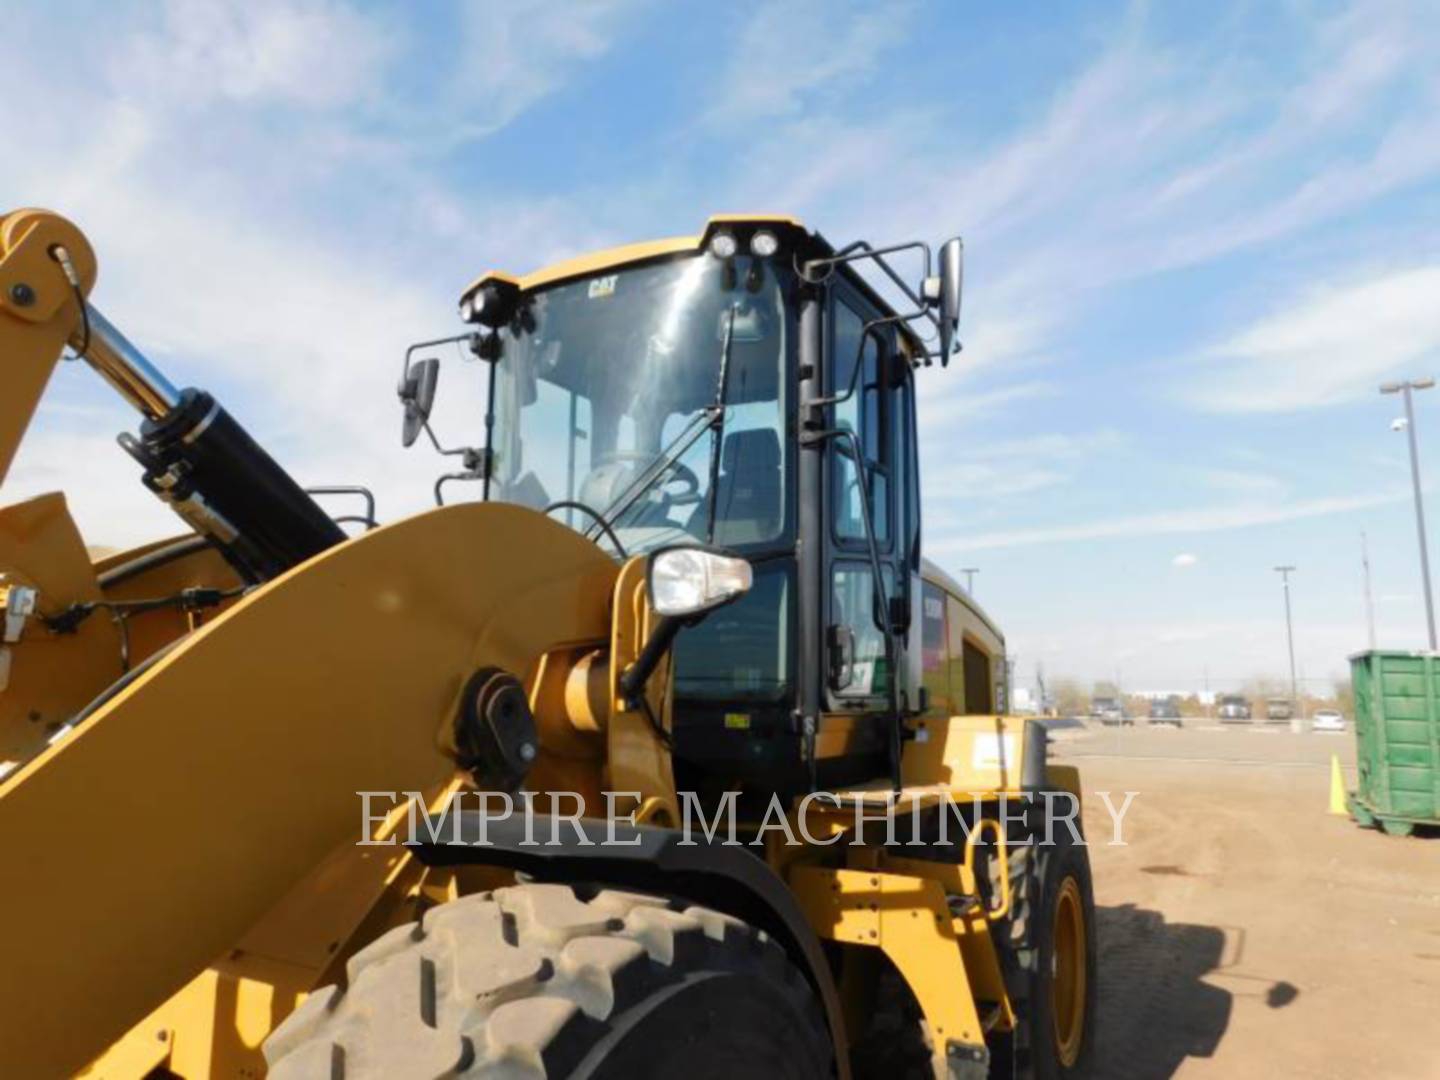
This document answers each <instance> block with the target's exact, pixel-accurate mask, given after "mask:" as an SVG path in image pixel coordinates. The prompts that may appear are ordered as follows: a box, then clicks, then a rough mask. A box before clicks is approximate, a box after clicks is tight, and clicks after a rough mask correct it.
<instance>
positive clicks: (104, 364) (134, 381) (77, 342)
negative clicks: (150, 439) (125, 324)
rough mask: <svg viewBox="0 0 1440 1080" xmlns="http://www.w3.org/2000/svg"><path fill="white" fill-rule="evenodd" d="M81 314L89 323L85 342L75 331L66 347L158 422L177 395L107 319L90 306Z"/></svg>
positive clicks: (80, 330) (177, 399)
mask: <svg viewBox="0 0 1440 1080" xmlns="http://www.w3.org/2000/svg"><path fill="white" fill-rule="evenodd" d="M85 312H86V315H87V316H88V318H89V323H90V327H89V330H90V333H89V340H88V341H87V340H86V335H85V330H84V328H77V329H76V331H75V333H74V334H73V335H71V338H70V345H71V347H72V348H73V349H74V350H75V351H76V352H77V353H80V355H82V356H83V357H84V358H85V360H86V362H87V363H88V364H89V365H90V366H91V367H93V368H94V369H95V370H96V371H97V372H99V373H100V377H101V378H102V379H104V380H105V381H106V382H108V383H109V384H110V385H111V386H113V387H114V388H115V389H116V390H118V391H119V392H120V396H121V397H123V398H124V399H125V400H126V401H128V402H130V404H132V405H134V406H135V408H137V409H139V410H140V412H141V413H143V414H144V415H145V416H146V417H148V418H149V419H151V420H158V419H160V418H161V417H162V416H164V415H165V414H166V413H168V412H169V411H170V410H171V409H173V408H174V407H175V406H176V405H178V404H179V403H180V391H179V390H176V389H175V387H174V386H172V385H171V383H170V380H169V379H167V378H166V377H165V376H164V374H162V373H161V372H160V370H159V369H158V368H156V367H155V365H154V364H152V363H150V361H149V360H147V359H146V358H145V354H144V353H142V352H141V351H140V350H139V349H137V348H136V347H135V346H134V345H132V344H130V342H129V340H127V339H126V337H125V335H124V334H122V333H120V331H119V330H117V329H115V326H114V324H113V323H111V322H110V320H109V319H107V318H105V316H104V315H101V314H100V312H99V311H97V310H96V309H95V307H94V305H92V304H86V305H85Z"/></svg>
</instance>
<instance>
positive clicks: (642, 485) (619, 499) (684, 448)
mask: <svg viewBox="0 0 1440 1080" xmlns="http://www.w3.org/2000/svg"><path fill="white" fill-rule="evenodd" d="M734 340H735V305H734V304H731V305H730V317H729V319H727V320H726V322H725V340H724V342H723V343H722V344H721V346H720V370H719V373H718V375H717V378H716V385H715V401H714V403H712V404H710V405H707V406H706V407H705V408H704V409H702V410H701V411H700V412H698V413H696V414H695V418H694V419H693V420H691V421H690V423H688V424H686V425H685V427H684V428H683V429H681V431H680V434H678V435H676V436H675V438H673V439H671V440H670V445H669V446H667V447H665V449H664V450H662V451H660V454H659V456H658V457H656V459H655V460H654V461H653V462H652V463H651V464H650V465H649V466H648V467H647V468H646V469H645V470H644V471H643V472H641V474H640V475H639V476H637V477H636V478H635V479H634V480H633V481H632V482H631V483H630V484H629V486H627V487H626V488H625V490H624V491H622V492H620V494H619V495H618V496H616V498H615V501H614V502H612V503H611V504H610V505H609V506H607V507H606V508H605V509H604V511H602V513H603V515H604V517H605V518H606V519H607V520H609V521H612V522H618V521H619V520H620V515H621V514H624V513H625V512H626V511H627V510H629V509H630V508H631V507H632V506H634V505H635V503H637V502H638V501H639V500H640V497H641V496H642V495H644V494H645V492H647V491H649V490H650V488H652V487H653V486H654V485H655V482H656V481H657V480H659V479H660V478H661V477H662V476H664V475H665V474H666V473H668V472H669V471H670V469H671V468H672V467H673V466H674V465H675V463H676V462H678V461H679V460H680V459H681V458H682V457H684V456H685V454H686V453H687V452H688V451H689V449H690V447H692V446H694V445H695V443H696V442H697V441H698V440H699V438H700V436H701V435H703V434H704V433H705V432H706V431H707V430H709V431H713V432H714V433H715V441H714V444H713V445H712V447H711V451H710V477H709V480H710V496H709V498H710V523H709V526H708V529H707V539H706V542H707V543H713V542H714V540H715V513H716V507H717V499H718V493H719V485H718V483H717V481H718V477H719V473H720V443H721V439H722V438H723V437H724V434H725V401H726V393H727V389H728V383H729V378H730V351H731V349H730V346H731V343H732V342H733V341H734ZM598 530H599V526H597V525H592V526H591V527H590V528H588V529H586V530H585V535H586V536H590V534H591V532H592V531H593V532H596V533H597V535H598Z"/></svg>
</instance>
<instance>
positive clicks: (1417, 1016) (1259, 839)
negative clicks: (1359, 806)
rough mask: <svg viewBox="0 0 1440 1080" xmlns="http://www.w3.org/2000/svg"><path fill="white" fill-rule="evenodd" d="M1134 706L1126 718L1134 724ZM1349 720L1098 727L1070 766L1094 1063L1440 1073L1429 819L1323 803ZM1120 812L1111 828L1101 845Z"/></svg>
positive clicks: (1233, 1072) (1291, 1073)
mask: <svg viewBox="0 0 1440 1080" xmlns="http://www.w3.org/2000/svg"><path fill="white" fill-rule="evenodd" d="M1142 724H1143V722H1142ZM1332 753H1338V754H1340V755H1341V761H1342V764H1343V766H1344V771H1345V776H1346V780H1347V782H1348V783H1351V784H1353V782H1354V770H1353V768H1352V765H1353V758H1354V751H1353V736H1351V735H1349V734H1346V735H1343V736H1336V735H1314V734H1303V735H1292V734H1290V733H1289V732H1288V731H1276V730H1275V729H1273V728H1265V727H1263V726H1257V728H1256V729H1254V730H1246V729H1232V730H1214V729H1209V730H1206V729H1204V728H1203V725H1195V724H1192V725H1191V726H1190V727H1189V728H1187V729H1186V730H1183V731H1178V732H1177V731H1173V730H1170V729H1163V730H1147V729H1145V728H1144V727H1143V726H1141V727H1139V728H1127V729H1124V730H1115V729H1102V730H1099V731H1095V732H1091V733H1087V734H1081V735H1079V736H1078V737H1075V738H1071V739H1067V740H1066V741H1063V742H1059V743H1057V745H1056V747H1055V756H1056V757H1057V758H1058V759H1059V760H1066V761H1071V762H1074V763H1076V764H1078V765H1079V766H1080V767H1081V771H1082V777H1083V783H1084V789H1085V794H1086V804H1085V822H1086V835H1087V838H1088V840H1089V842H1090V844H1091V853H1090V854H1091V862H1092V866H1093V870H1094V877H1095V900H1096V905H1097V909H1098V911H1097V919H1098V924H1099V957H1100V988H1099V989H1100V1003H1099V1009H1100V1014H1099V1036H1098V1047H1097V1048H1098V1050H1099V1062H1098V1064H1099V1066H1100V1067H1099V1069H1098V1070H1097V1074H1098V1075H1099V1076H1101V1077H1105V1078H1107V1080H1108V1078H1112V1077H1113V1078H1118V1080H1128V1078H1136V1080H1152V1078H1160V1077H1172V1076H1174V1077H1184V1078H1190V1077H1197V1078H1198V1077H1225V1078H1227V1080H1250V1078H1254V1080H1261V1078H1265V1080H1269V1078H1272V1077H1314V1078H1320V1077H1325V1078H1333V1080H1358V1078H1370V1077H1375V1078H1382V1077H1383V1078H1390V1077H1405V1078H1411V1077H1414V1078H1427V1080H1429V1078H1440V834H1431V835H1429V836H1421V835H1417V836H1415V837H1411V838H1409V839H1396V838H1392V837H1388V836H1385V835H1383V834H1381V833H1379V832H1377V831H1373V830H1366V829H1361V828H1360V827H1358V826H1357V825H1355V824H1354V823H1352V822H1351V821H1350V820H1349V819H1348V818H1344V817H1334V816H1331V815H1329V814H1327V812H1326V810H1327V804H1328V795H1329V786H1330V755H1331V754H1332ZM1099 791H1110V792H1111V793H1112V794H1111V799H1112V801H1113V802H1114V804H1115V806H1116V807H1117V808H1118V807H1119V806H1120V805H1121V804H1122V803H1123V801H1124V792H1125V791H1137V792H1138V793H1139V794H1137V795H1136V797H1135V800H1134V802H1133V803H1132V805H1131V808H1130V810H1129V812H1128V814H1127V816H1126V818H1125V822H1124V825H1125V828H1124V840H1125V841H1126V842H1127V845H1128V846H1123V847H1121V846H1110V845H1109V844H1108V843H1107V841H1109V840H1111V839H1112V823H1111V822H1112V819H1111V816H1110V814H1109V813H1108V812H1107V811H1106V809H1105V806H1104V804H1103V803H1102V802H1101V801H1100V799H1099V797H1098V796H1097V795H1096V794H1095V793H1096V792H1099Z"/></svg>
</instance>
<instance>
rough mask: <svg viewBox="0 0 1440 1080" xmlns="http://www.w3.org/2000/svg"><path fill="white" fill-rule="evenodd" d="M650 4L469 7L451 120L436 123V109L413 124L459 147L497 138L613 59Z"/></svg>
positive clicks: (623, 0)
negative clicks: (619, 41)
mask: <svg viewBox="0 0 1440 1080" xmlns="http://www.w3.org/2000/svg"><path fill="white" fill-rule="evenodd" d="M650 2H652V0H573V2H571V3H567V4H553V3H549V2H547V0H517V2H512V3H504V4H463V5H461V8H460V25H459V27H458V33H459V37H460V42H461V62H460V64H459V67H458V69H457V71H456V73H455V78H454V81H453V84H452V86H451V87H450V88H449V91H448V94H449V97H450V99H451V100H450V101H449V102H447V103H446V104H447V106H449V108H450V110H451V114H450V115H446V116H444V117H443V118H440V120H439V122H438V123H437V116H436V112H435V110H434V109H433V108H431V109H429V110H427V115H424V116H420V115H416V116H413V117H411V118H410V122H411V123H415V124H421V125H424V126H425V127H427V128H429V129H432V130H434V131H435V132H436V133H438V134H441V135H442V136H443V137H444V138H447V139H449V140H452V141H455V142H460V141H463V140H466V139H476V138H480V137H482V136H485V135H488V134H490V133H492V132H494V131H497V130H499V129H500V128H503V127H504V126H505V125H507V124H509V123H510V122H511V121H512V120H514V119H515V118H516V117H517V116H519V115H520V114H521V113H523V112H524V111H525V110H526V109H529V108H530V107H531V106H532V105H534V104H535V103H536V102H538V101H541V100H543V99H544V98H546V97H548V96H549V95H550V94H552V93H554V92H555V91H556V90H558V89H559V88H560V87H562V86H564V85H565V84H566V83H567V82H569V81H571V80H572V79H573V78H574V77H575V75H576V72H577V69H579V68H581V67H582V66H583V65H584V64H586V63H588V62H591V61H594V60H596V59H598V58H600V57H602V56H604V55H605V54H606V53H607V52H609V51H610V48H611V46H612V45H613V44H614V42H615V39H616V37H617V36H618V35H619V34H620V33H621V32H622V31H623V30H624V29H626V28H627V27H628V26H629V23H630V20H631V19H632V17H634V16H635V15H636V14H638V13H639V12H640V11H641V10H643V8H644V7H645V6H647V4H648V3H650ZM433 104H434V103H432V106H433Z"/></svg>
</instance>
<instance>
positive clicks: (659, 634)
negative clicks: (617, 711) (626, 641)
mask: <svg viewBox="0 0 1440 1080" xmlns="http://www.w3.org/2000/svg"><path fill="white" fill-rule="evenodd" d="M698 621H699V620H698V619H679V618H675V617H674V616H670V615H662V616H660V619H659V621H658V622H657V623H656V624H655V629H654V630H653V631H651V633H650V637H649V639H648V640H646V642H645V646H644V648H642V649H641V650H640V655H639V656H637V657H636V658H635V663H633V664H631V665H630V666H629V667H628V668H626V669H625V673H624V674H623V675H621V676H620V696H621V697H622V698H623V699H624V700H625V704H626V705H628V706H629V707H630V708H632V709H633V708H635V707H637V706H638V705H639V703H640V695H641V694H643V693H644V692H645V684H646V683H647V682H649V681H650V676H651V675H653V674H655V669H656V668H657V667H659V666H660V661H661V660H663V659H664V658H665V654H666V653H667V652H669V651H670V646H671V645H673V644H674V643H675V635H677V634H678V633H680V631H681V630H682V629H683V628H684V627H685V626H686V625H688V624H690V623H694V622H698Z"/></svg>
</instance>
